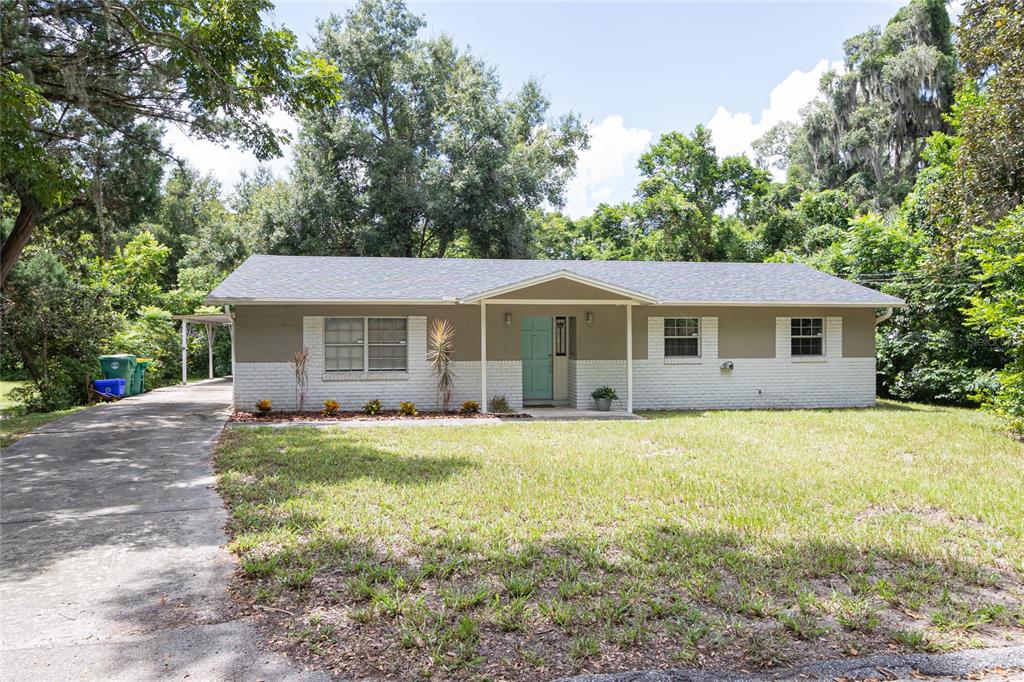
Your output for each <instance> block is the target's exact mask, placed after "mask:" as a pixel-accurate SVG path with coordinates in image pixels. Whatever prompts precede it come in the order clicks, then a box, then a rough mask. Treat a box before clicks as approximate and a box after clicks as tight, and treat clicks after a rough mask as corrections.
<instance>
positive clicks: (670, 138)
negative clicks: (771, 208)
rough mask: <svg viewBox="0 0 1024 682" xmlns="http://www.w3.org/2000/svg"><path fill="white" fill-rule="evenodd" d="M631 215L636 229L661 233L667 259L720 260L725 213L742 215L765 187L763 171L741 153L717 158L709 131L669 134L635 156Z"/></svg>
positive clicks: (765, 181)
mask: <svg viewBox="0 0 1024 682" xmlns="http://www.w3.org/2000/svg"><path fill="white" fill-rule="evenodd" d="M638 167H639V169H640V174H641V176H642V178H641V180H640V184H639V186H638V187H637V198H638V199H639V202H638V205H637V208H636V210H637V213H638V215H639V219H640V220H641V221H642V223H643V224H644V226H643V229H642V232H643V234H645V235H651V234H653V233H655V232H658V233H660V234H661V235H663V237H664V239H665V240H666V241H667V242H670V243H671V244H672V245H673V246H672V248H671V249H669V251H670V252H674V253H671V257H669V253H664V254H663V256H662V257H669V259H671V260H686V259H690V260H720V259H722V258H724V257H725V256H726V253H725V252H724V251H723V249H722V244H723V240H722V239H720V238H719V232H720V231H721V230H722V229H728V227H729V224H728V221H726V220H725V212H726V211H727V210H728V209H733V210H735V211H736V212H737V213H739V214H744V213H745V212H746V211H747V210H748V209H749V208H750V207H751V206H752V202H753V200H754V199H755V197H757V196H758V195H760V194H762V193H763V192H764V191H766V189H767V186H768V184H769V182H770V179H769V176H768V173H767V172H766V171H764V170H762V169H759V168H756V167H755V166H754V165H753V164H751V162H750V160H749V159H748V158H747V157H746V156H743V155H740V156H730V157H727V158H725V159H719V158H718V155H717V153H716V151H715V147H714V144H713V143H712V141H711V131H710V130H708V129H707V128H705V127H704V126H701V125H698V126H697V128H696V129H695V130H694V132H693V135H692V136H687V135H684V134H683V133H679V132H673V133H667V134H665V135H662V137H661V139H660V140H658V142H657V143H656V144H655V145H654V146H653V147H651V149H650V150H648V151H647V152H646V153H645V154H644V155H643V156H641V157H640V162H639V164H638Z"/></svg>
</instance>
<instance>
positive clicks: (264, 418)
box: [230, 410, 530, 424]
mask: <svg viewBox="0 0 1024 682" xmlns="http://www.w3.org/2000/svg"><path fill="white" fill-rule="evenodd" d="M529 416H530V415H528V414H526V413H523V412H504V413H501V414H497V413H489V414H482V413H480V412H468V413H462V412H441V411H426V410H424V411H422V412H419V413H418V414H416V415H415V416H410V415H404V414H401V413H399V412H398V410H382V411H380V412H378V413H377V414H372V415H371V414H366V413H365V412H338V413H337V414H334V415H326V414H324V413H323V412H312V411H307V412H295V411H292V412H287V411H284V410H274V411H273V412H271V413H270V414H260V413H259V412H245V411H244V410H235V412H234V413H233V414H232V415H231V420H230V421H233V422H258V423H267V424H273V423H280V422H333V421H337V422H346V421H413V420H427V419H491V418H493V417H500V418H502V419H522V418H527V417H529Z"/></svg>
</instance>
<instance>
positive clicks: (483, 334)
mask: <svg viewBox="0 0 1024 682" xmlns="http://www.w3.org/2000/svg"><path fill="white" fill-rule="evenodd" d="M487 409H488V408H487V304H486V303H484V302H483V301H480V411H481V412H487Z"/></svg>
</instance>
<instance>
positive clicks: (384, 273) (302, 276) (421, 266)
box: [207, 255, 903, 307]
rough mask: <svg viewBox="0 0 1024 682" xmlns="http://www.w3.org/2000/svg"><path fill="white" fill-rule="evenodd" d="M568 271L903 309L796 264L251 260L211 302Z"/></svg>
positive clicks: (690, 299)
mask: <svg viewBox="0 0 1024 682" xmlns="http://www.w3.org/2000/svg"><path fill="white" fill-rule="evenodd" d="M559 271H567V272H570V273H573V274H575V275H578V276H580V277H584V278H587V279H590V280H597V281H599V282H603V283H606V284H608V285H611V286H614V287H619V288H622V289H628V290H629V291H632V292H637V293H639V294H642V295H644V296H646V297H648V298H650V299H652V300H654V301H657V302H659V303H694V304H708V303H724V304H742V303H753V304H800V305H814V304H820V305H860V306H879V307H882V306H892V305H897V306H898V305H903V301H902V300H901V299H898V298H896V297H895V296H889V295H887V294H883V293H880V292H878V291H875V290H874V289H868V288H867V287H862V286H860V285H858V284H854V283H853V282H848V281H846V280H843V279H840V278H838V277H833V276H832V275H827V274H825V273H823V272H819V271H818V270H815V269H813V268H809V267H807V266H805V265H799V264H794V263H677V262H655V261H549V260H485V259H468V258H449V259H437V258H364V257H357V258H347V257H330V256H261V255H257V256H251V257H250V258H249V259H248V260H246V261H245V262H244V263H243V264H242V265H241V266H240V267H239V268H238V269H237V270H235V271H234V272H233V273H231V274H230V275H229V276H228V277H227V279H225V280H224V281H223V282H221V284H220V285H219V286H218V287H217V288H216V289H214V290H213V291H212V292H211V293H210V295H209V296H208V297H207V302H208V303H243V302H246V301H260V302H272V301H281V302H296V303H301V302H330V301H345V302H351V301H369V302H375V301H379V302H383V301H410V302H413V301H415V302H430V301H452V300H462V299H465V298H469V297H472V296H473V295H474V294H480V293H483V292H486V291H490V290H492V289H497V288H500V287H503V286H507V285H510V284H514V283H517V282H523V281H526V280H530V279H534V278H537V277H543V276H545V275H552V274H555V273H557V272H559Z"/></svg>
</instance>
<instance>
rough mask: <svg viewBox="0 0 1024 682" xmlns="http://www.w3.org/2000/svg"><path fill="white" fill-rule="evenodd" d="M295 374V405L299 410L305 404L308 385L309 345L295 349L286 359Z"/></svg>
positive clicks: (300, 410)
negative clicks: (290, 357) (288, 358)
mask: <svg viewBox="0 0 1024 682" xmlns="http://www.w3.org/2000/svg"><path fill="white" fill-rule="evenodd" d="M288 364H289V365H291V368H292V373H293V374H294V375H295V405H296V409H297V410H298V411H299V412H302V409H303V408H304V407H305V406H306V389H307V388H308V387H309V346H303V347H302V350H300V351H296V352H295V354H294V355H292V359H291V360H289V361H288Z"/></svg>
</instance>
